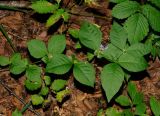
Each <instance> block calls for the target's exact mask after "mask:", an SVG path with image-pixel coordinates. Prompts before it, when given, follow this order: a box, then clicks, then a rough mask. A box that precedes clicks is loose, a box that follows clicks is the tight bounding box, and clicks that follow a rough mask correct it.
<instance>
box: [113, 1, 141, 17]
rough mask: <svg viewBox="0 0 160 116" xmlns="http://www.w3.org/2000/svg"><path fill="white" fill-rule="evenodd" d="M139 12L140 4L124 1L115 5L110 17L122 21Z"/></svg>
mask: <svg viewBox="0 0 160 116" xmlns="http://www.w3.org/2000/svg"><path fill="white" fill-rule="evenodd" d="M139 10H140V4H139V3H138V2H136V1H125V2H121V3H119V4H117V5H116V6H115V7H114V8H113V9H112V15H113V17H115V18H118V19H124V18H127V17H129V16H130V15H132V14H134V13H135V12H137V11H139Z"/></svg>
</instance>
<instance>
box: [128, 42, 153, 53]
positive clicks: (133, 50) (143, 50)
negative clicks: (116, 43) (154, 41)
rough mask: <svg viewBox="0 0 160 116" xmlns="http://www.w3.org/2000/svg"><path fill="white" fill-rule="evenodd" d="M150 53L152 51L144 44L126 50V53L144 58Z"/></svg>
mask: <svg viewBox="0 0 160 116" xmlns="http://www.w3.org/2000/svg"><path fill="white" fill-rule="evenodd" d="M150 51H151V50H150V49H148V48H147V45H145V44H143V43H136V44H133V45H131V46H129V47H128V48H127V49H126V53H128V54H131V55H133V56H144V55H146V54H148V53H150Z"/></svg>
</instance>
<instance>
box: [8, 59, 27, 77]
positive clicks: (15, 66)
mask: <svg viewBox="0 0 160 116" xmlns="http://www.w3.org/2000/svg"><path fill="white" fill-rule="evenodd" d="M27 65H28V60H27V59H23V60H19V61H17V60H14V62H12V63H11V66H10V72H11V73H12V74H15V75H18V74H21V73H22V72H24V71H25V70H26V68H27Z"/></svg>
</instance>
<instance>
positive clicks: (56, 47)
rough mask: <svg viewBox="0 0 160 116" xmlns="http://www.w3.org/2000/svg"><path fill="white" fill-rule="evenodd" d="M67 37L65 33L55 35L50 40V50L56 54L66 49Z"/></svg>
mask: <svg viewBox="0 0 160 116" xmlns="http://www.w3.org/2000/svg"><path fill="white" fill-rule="evenodd" d="M65 47H66V39H65V36H64V35H54V36H52V37H51V38H50V39H49V41H48V52H49V53H50V54H52V56H54V55H55V54H60V53H62V52H63V51H64V49H65Z"/></svg>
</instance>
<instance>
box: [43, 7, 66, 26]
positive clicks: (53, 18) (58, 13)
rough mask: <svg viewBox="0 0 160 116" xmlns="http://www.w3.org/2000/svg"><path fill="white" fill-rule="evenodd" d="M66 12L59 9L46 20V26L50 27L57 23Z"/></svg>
mask: <svg viewBox="0 0 160 116" xmlns="http://www.w3.org/2000/svg"><path fill="white" fill-rule="evenodd" d="M63 13H64V9H58V10H57V11H56V12H55V13H54V14H53V15H51V16H50V17H49V18H48V19H47V22H46V26H47V27H50V26H52V25H53V24H55V23H56V22H57V21H58V20H59V19H60V18H62V15H63Z"/></svg>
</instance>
